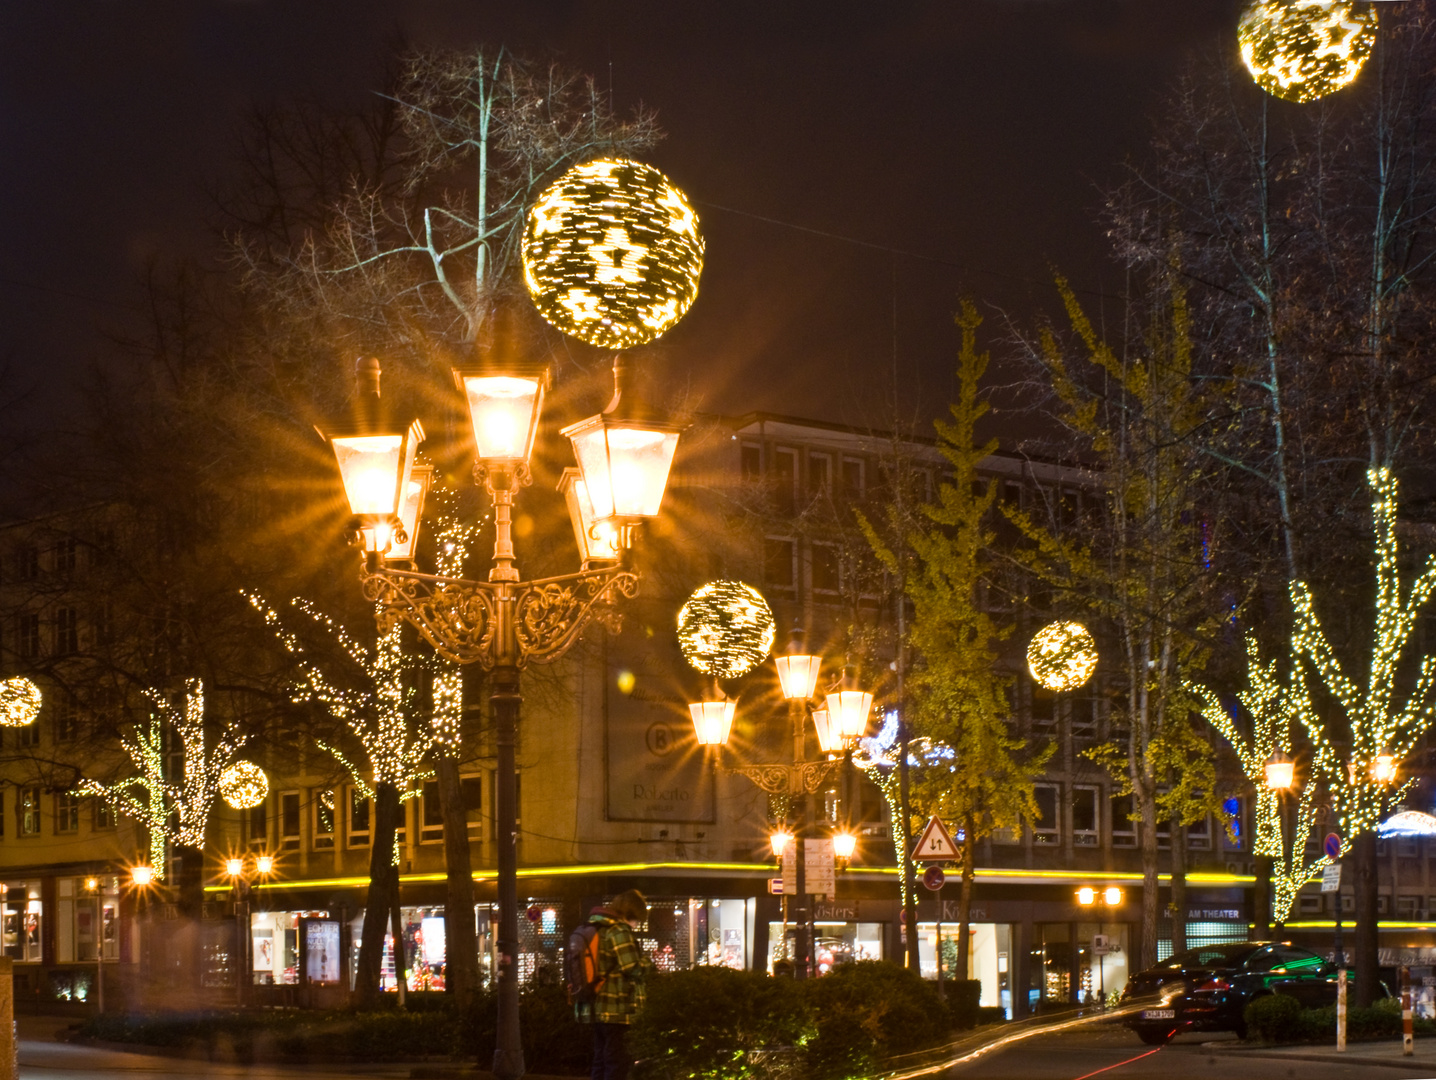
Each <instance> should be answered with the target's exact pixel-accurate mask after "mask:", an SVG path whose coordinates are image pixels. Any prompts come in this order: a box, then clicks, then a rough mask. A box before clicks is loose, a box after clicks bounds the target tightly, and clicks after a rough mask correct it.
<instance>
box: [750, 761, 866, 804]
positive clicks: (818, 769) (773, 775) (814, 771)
mask: <svg viewBox="0 0 1436 1080" xmlns="http://www.w3.org/2000/svg"><path fill="white" fill-rule="evenodd" d="M842 763H843V760H842V758H831V759H829V760H828V761H800V762H798V763H797V764H796V765H771V764H763V765H739V766H736V767H734V768H731V769H728V770H727V771H728V772H730V773H734V774H736V775H738V776H746V777H747V778H748V779H749V780H751V781H753V783H754V785H755V786H756V787H757V788H758V790H759V791H763V792H766V793H767V794H769V795H789V796H791V795H811V794H813V793H814V792H815V791H817V790H818V789H819V788H821V787H822V786H823V784H825V783H826V782H827V779H828V774H829V773H830V772H832V771H833V769H834V768H835V767H836V766H838V765H841V764H842Z"/></svg>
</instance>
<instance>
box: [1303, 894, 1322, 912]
mask: <svg viewBox="0 0 1436 1080" xmlns="http://www.w3.org/2000/svg"><path fill="white" fill-rule="evenodd" d="M1300 900H1301V913H1302V914H1303V915H1312V914H1315V913H1317V912H1319V911H1321V896H1320V895H1317V896H1303V897H1300Z"/></svg>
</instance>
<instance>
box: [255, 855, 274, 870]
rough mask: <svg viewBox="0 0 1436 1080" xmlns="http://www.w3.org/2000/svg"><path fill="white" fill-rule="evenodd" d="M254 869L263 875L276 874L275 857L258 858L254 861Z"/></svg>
mask: <svg viewBox="0 0 1436 1080" xmlns="http://www.w3.org/2000/svg"><path fill="white" fill-rule="evenodd" d="M254 869H255V870H256V871H257V872H258V873H261V874H272V873H273V872H274V856H273V855H259V856H257V857H256V858H255V860H254Z"/></svg>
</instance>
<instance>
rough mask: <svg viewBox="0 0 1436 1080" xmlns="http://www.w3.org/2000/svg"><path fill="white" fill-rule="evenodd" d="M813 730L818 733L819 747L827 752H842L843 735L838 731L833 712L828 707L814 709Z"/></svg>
mask: <svg viewBox="0 0 1436 1080" xmlns="http://www.w3.org/2000/svg"><path fill="white" fill-rule="evenodd" d="M813 730H814V731H815V732H817V735H818V749H819V750H821V751H822V752H823V753H825V754H840V753H842V751H843V736H842V734H841V733H840V732H839V731H838V725H837V722H836V721H835V720H834V719H833V714H832V713H831V712H829V711H828V710H827V709H814V710H813Z"/></svg>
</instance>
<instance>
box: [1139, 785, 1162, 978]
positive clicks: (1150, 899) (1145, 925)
mask: <svg viewBox="0 0 1436 1080" xmlns="http://www.w3.org/2000/svg"><path fill="white" fill-rule="evenodd" d="M1140 798H1141V804H1142V942H1141V948H1142V951H1141V952H1140V953H1139V954H1138V956H1137V967H1136V970H1137V971H1141V970H1142V969H1143V968H1149V967H1151V966H1152V965H1153V964H1155V963H1156V962H1157V912H1158V910H1159V906H1160V897H1159V896H1158V895H1157V805H1156V801H1155V800H1154V799H1150V798H1145V797H1140Z"/></svg>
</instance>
